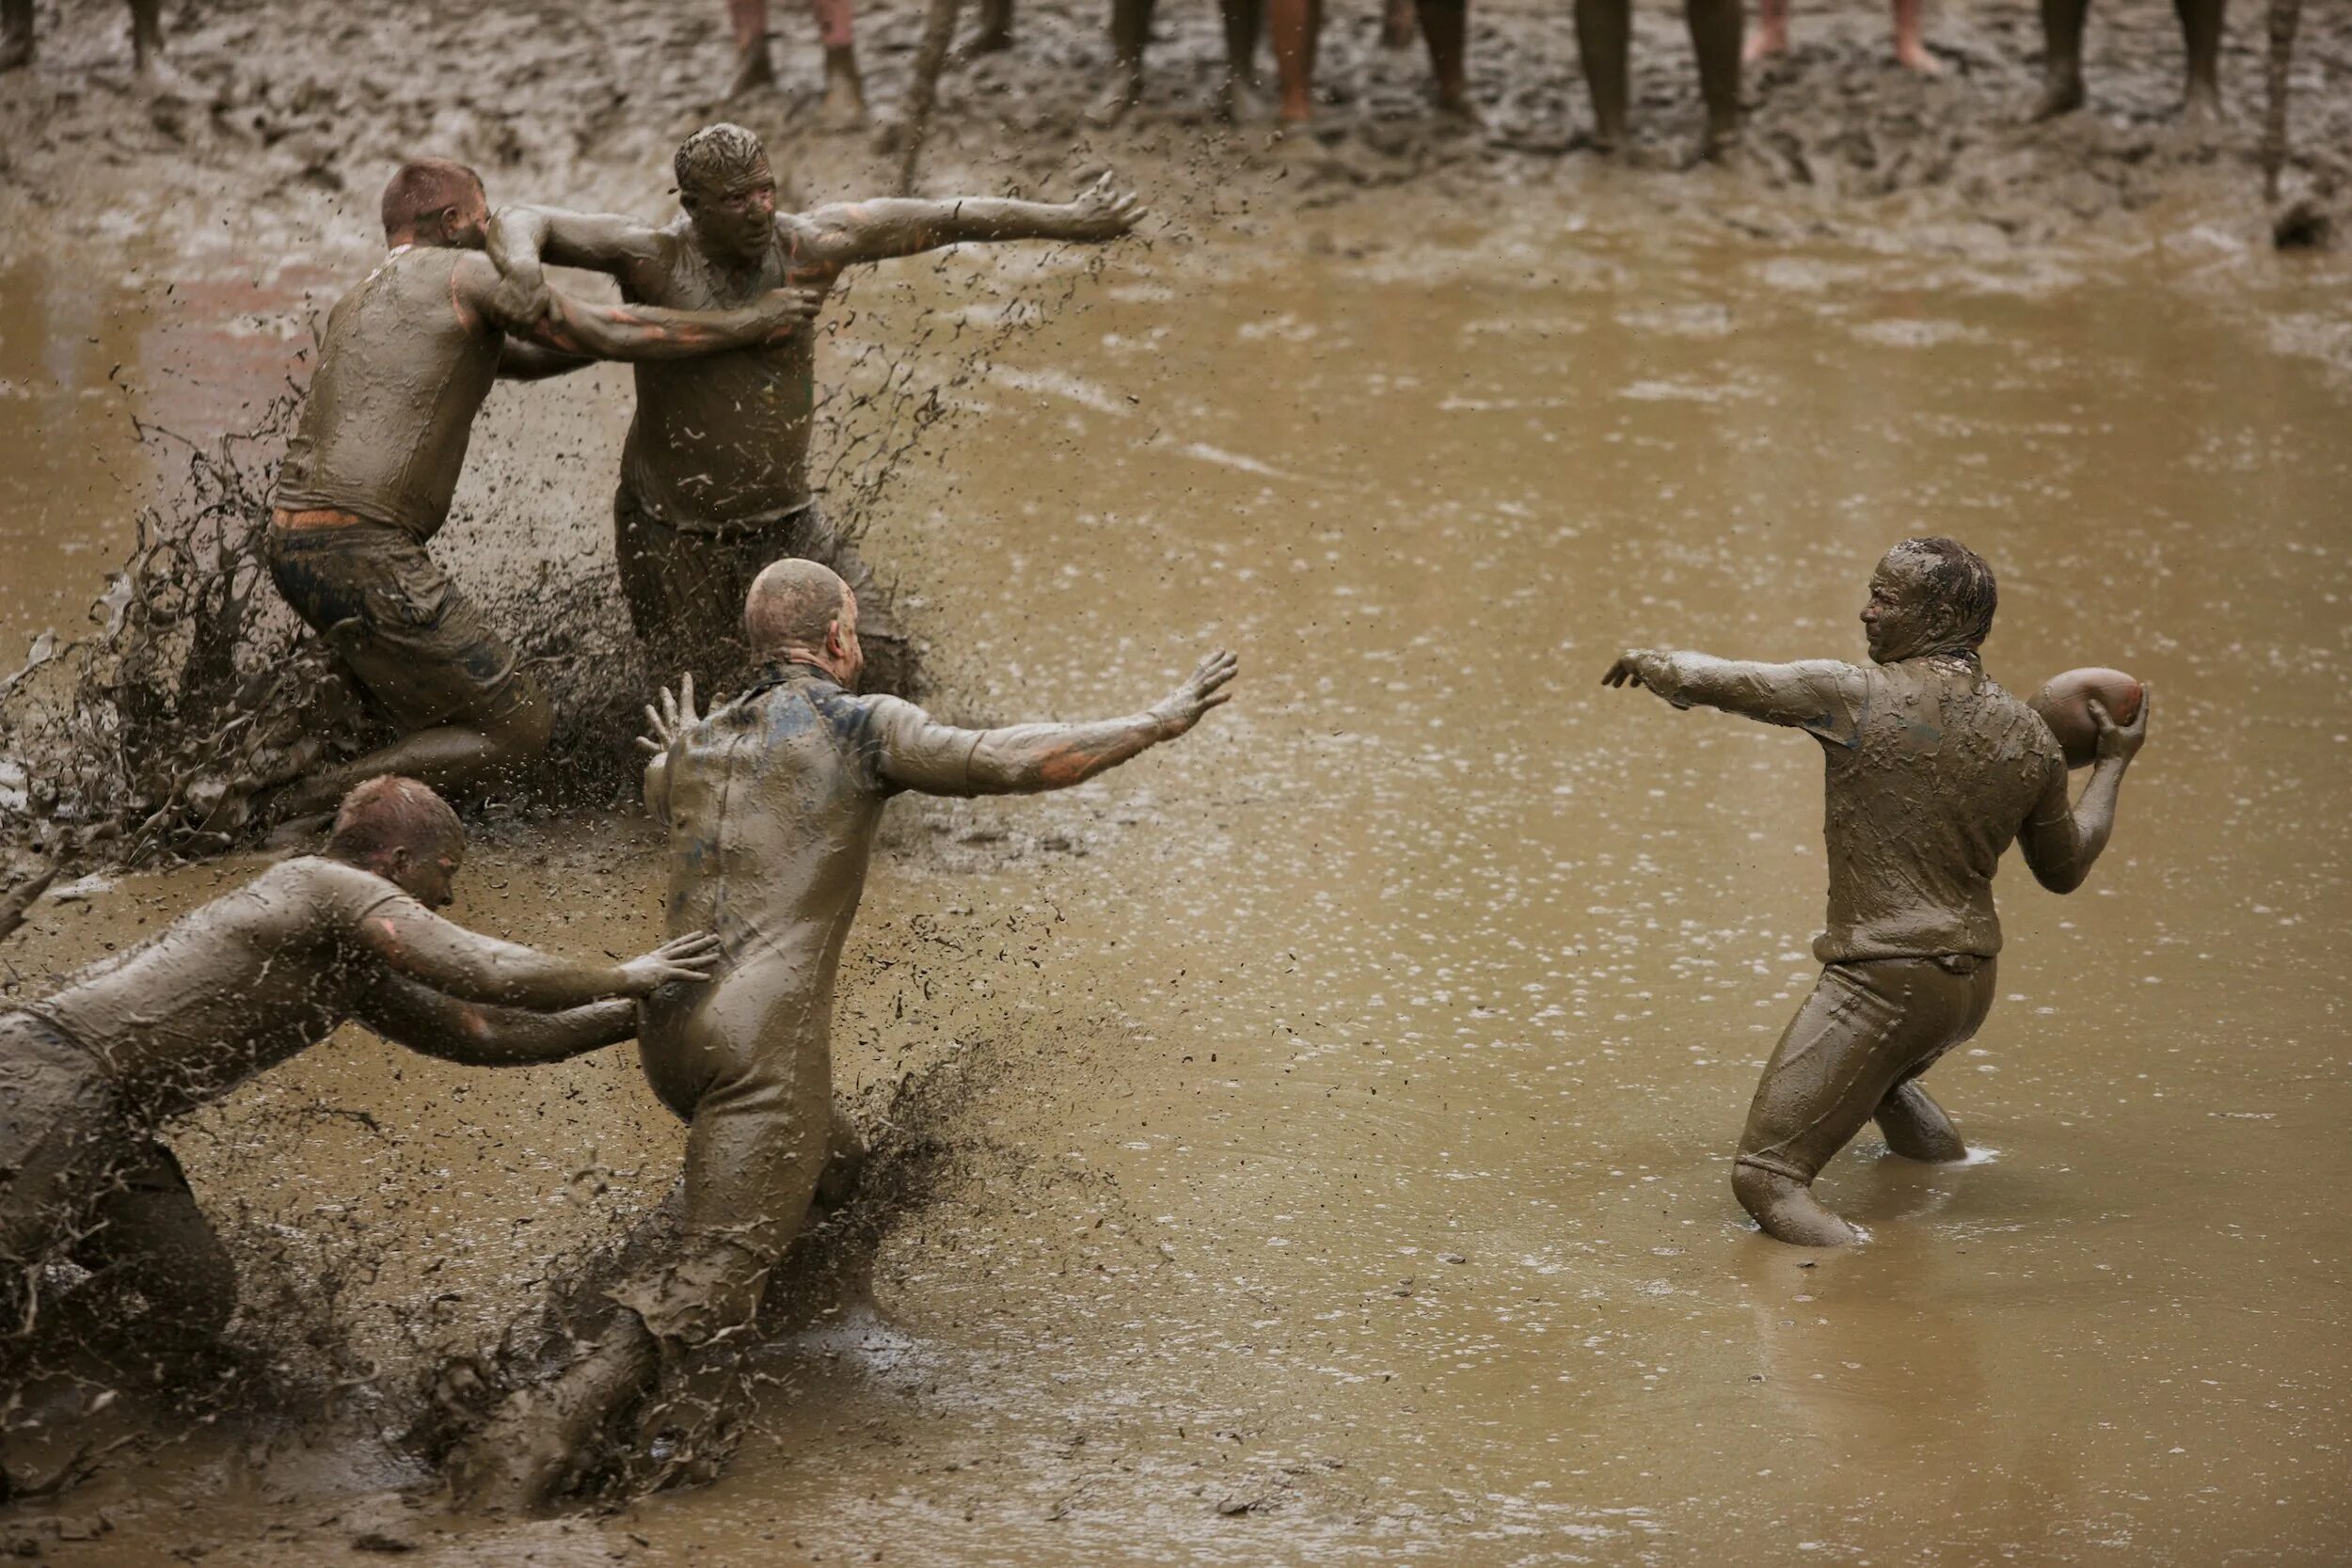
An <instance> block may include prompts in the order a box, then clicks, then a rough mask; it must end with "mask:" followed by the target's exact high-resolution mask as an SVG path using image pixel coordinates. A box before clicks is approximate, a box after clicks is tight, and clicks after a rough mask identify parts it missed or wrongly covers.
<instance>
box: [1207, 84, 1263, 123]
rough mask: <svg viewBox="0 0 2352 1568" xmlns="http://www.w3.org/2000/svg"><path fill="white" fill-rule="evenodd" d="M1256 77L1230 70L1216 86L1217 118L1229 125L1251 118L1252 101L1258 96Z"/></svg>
mask: <svg viewBox="0 0 2352 1568" xmlns="http://www.w3.org/2000/svg"><path fill="white" fill-rule="evenodd" d="M1257 87H1258V83H1257V79H1256V78H1255V77H1250V76H1245V75H1242V74H1241V73H1239V72H1237V71H1228V72H1227V73H1226V75H1225V79H1224V80H1223V81H1221V82H1219V83H1218V84H1217V87H1216V118H1217V119H1219V120H1220V121H1222V122H1223V123H1225V124H1227V125H1238V124H1240V123H1241V122H1242V121H1243V120H1244V119H1248V118H1249V109H1250V104H1251V103H1252V101H1253V100H1254V99H1255V98H1256V96H1257Z"/></svg>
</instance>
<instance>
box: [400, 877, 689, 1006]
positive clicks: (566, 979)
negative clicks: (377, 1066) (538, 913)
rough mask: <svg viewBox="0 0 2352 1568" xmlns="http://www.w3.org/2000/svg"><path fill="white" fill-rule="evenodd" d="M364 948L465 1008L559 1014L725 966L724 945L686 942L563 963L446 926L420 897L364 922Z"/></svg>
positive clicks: (639, 993)
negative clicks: (622, 957)
mask: <svg viewBox="0 0 2352 1568" xmlns="http://www.w3.org/2000/svg"><path fill="white" fill-rule="evenodd" d="M353 936H354V939H355V940H356V941H357V942H358V944H359V946H360V947H361V948H362V949H363V950H365V951H367V952H369V953H372V954H373V955H374V956H375V957H376V958H379V959H381V960H382V961H383V962H384V964H385V965H386V967H388V968H389V969H390V970H391V972H392V973H393V974H398V975H405V977H407V978H408V979H411V980H416V981H420V982H421V983H422V984H424V985H426V986H429V987H431V988H432V989H433V990H438V991H445V992H447V993H448V994H449V995H451V996H453V997H455V998H457V999H458V1000H459V1001H461V1002H493V1003H498V1004H501V1005H502V1006H510V1007H529V1008H532V1009H533V1010H534V1011H539V1012H552V1011H555V1010H558V1009H561V1008H564V1007H578V1006H585V1005H586V1004H588V1003H591V1002H601V1001H603V1000H605V999H606V998H608V997H615V996H627V997H642V996H647V995H650V994H651V993H652V992H654V991H655V990H659V989H660V988H661V987H662V986H665V985H668V984H669V983H671V982H672V981H675V980H685V981H693V980H707V979H708V978H709V977H710V973H711V971H712V969H714V968H715V967H716V966H717V964H718V961H719V939H718V938H716V937H714V936H711V935H710V934H708V933H707V932H704V933H702V934H700V935H696V936H691V937H679V938H676V939H675V940H673V941H670V942H664V943H662V944H661V945H660V947H657V948H655V949H654V950H653V951H652V952H650V953H647V954H644V956H642V957H640V958H631V959H629V960H628V962H627V963H613V962H612V961H610V960H609V959H608V960H603V961H597V960H592V959H585V958H557V957H555V956H554V955H553V954H549V953H542V952H540V951H539V950H538V949H537V948H535V947H524V946H521V945H519V944H518V943H516V942H501V941H499V940H498V938H496V937H485V936H484V935H482V934H481V933H480V932H478V931H469V930H467V929H466V928H465V927H463V926H459V925H456V924H455V923H453V922H452V921H447V920H443V919H442V918H441V917H440V916H439V915H437V914H435V913H434V912H433V911H430V910H428V909H426V908H425V907H424V906H423V905H422V904H420V903H418V902H417V901H416V900H415V899H413V898H407V897H398V898H389V899H387V900H385V901H384V902H382V903H380V904H378V905H376V906H375V907H374V908H373V909H372V910H370V911H368V913H367V914H366V915H365V916H364V917H362V918H361V919H360V921H359V923H358V929H357V930H356V931H354V933H353Z"/></svg>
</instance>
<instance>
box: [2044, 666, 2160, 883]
mask: <svg viewBox="0 0 2352 1568" xmlns="http://www.w3.org/2000/svg"><path fill="white" fill-rule="evenodd" d="M2148 701H2149V699H2148V688H2147V686H2146V685H2145V684H2144V683H2143V684H2142V685H2141V687H2140V696H2139V712H2138V713H2137V715H2136V716H2134V718H2133V720H2132V721H2131V722H2130V723H2129V724H2118V723H2117V722H2116V721H2115V720H2114V719H2113V718H2112V717H2111V716H2109V714H2108V713H2107V710H2106V707H2105V705H2102V704H2101V703H2100V702H2099V700H2098V699H2097V698H2096V697H2093V698H2092V699H2091V700H2090V717H2091V721H2092V722H2094V723H2096V724H2097V725H2098V726H2099V759H2098V761H2096V762H2095V763H2093V764H2092V765H2091V768H2090V783H2089V784H2085V785H2083V798H2082V799H2081V800H2077V801H2075V802H2074V805H2073V806H2071V807H2070V806H2068V804H2067V802H2066V764H2065V762H2064V761H2062V760H2058V759H2053V760H2052V762H2051V764H2050V779H2049V783H2048V784H2046V785H2045V786H2044V787H2043V789H2042V799H2041V800H2038V801H2036V802H2035V804H2034V808H2033V815H2032V816H2028V817H2026V825H2025V826H2024V827H2023V828H2020V829H2019V830H2018V832H2017V846H2018V847H2019V848H2021V849H2023V850H2024V851H2025V852H2026V864H2027V865H2028V866H2031V867H2032V868H2033V876H2034V880H2035V881H2037V882H2040V883H2041V884H2042V886H2043V887H2046V888H2048V889H2049V890H2050V891H2051V892H2052V893H2072V892H2074V890H2075V889H2076V888H2078V887H2080V886H2082V885H2083V881H2084V879H2086V878H2088V877H2089V876H2090V868H2091V866H2092V864H2093V863H2096V862H2097V860H2098V859H2099V852H2100V851H2101V850H2103V849H2105V848H2106V847H2107V835H2108V834H2110V833H2112V832H2114V831H2115V802H2116V798H2117V796H2118V795H2119V794H2121V793H2122V788H2123V774H2124V772H2125V770H2126V769H2128V768H2130V767H2131V765H2132V758H2134V757H2136V756H2137V755H2138V754H2139V749H2140V747H2141V746H2143V745H2145V744H2146V743H2147V740H2148Z"/></svg>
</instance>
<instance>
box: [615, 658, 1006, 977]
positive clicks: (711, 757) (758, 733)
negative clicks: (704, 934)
mask: <svg viewBox="0 0 2352 1568" xmlns="http://www.w3.org/2000/svg"><path fill="white" fill-rule="evenodd" d="M981 738H982V732H980V731H977V730H965V729H957V728H955V727H953V726H951V725H946V724H942V723H939V722H937V721H934V720H933V719H932V718H931V717H930V715H929V714H927V713H925V712H924V711H923V710H922V709H921V708H919V707H916V706H915V705H914V704H912V703H906V702H901V701H899V700H898V698H896V697H884V696H870V697H857V696H851V695H850V693H848V692H846V691H844V690H842V689H841V688H840V687H838V686H836V685H835V684H834V682H833V680H832V679H831V677H829V676H827V675H826V674H824V673H822V672H820V671H818V670H816V669H813V668H811V667H809V666H806V665H797V664H796V665H787V666H786V667H784V668H783V669H782V670H781V671H779V672H777V673H775V674H774V675H772V676H771V677H770V678H769V679H767V680H764V681H762V682H761V683H759V684H758V685H756V686H755V687H753V688H752V689H751V690H749V691H747V692H746V693H744V694H743V695H742V696H740V697H739V698H737V699H736V700H735V701H733V702H731V703H728V704H725V705H723V706H721V707H719V708H718V709H716V710H715V711H713V712H712V713H711V714H709V715H708V716H707V718H705V719H704V720H703V721H701V722H700V723H699V724H696V725H694V726H693V727H692V728H691V730H690V731H689V732H688V734H687V736H686V737H685V739H684V740H683V742H682V743H681V746H680V748H679V750H678V751H677V752H676V753H675V755H674V756H673V757H671V759H670V760H669V762H668V763H667V765H666V766H665V767H664V768H663V770H662V779H661V783H660V785H659V786H658V795H657V799H656V800H654V801H653V804H654V806H655V808H656V810H657V812H659V813H660V815H662V816H666V818H667V819H668V821H669V825H670V927H671V929H672V930H674V931H677V932H687V931H693V930H701V929H706V928H707V929H709V930H712V931H715V932H717V933H718V935H719V940H720V942H721V943H722V945H723V947H724V948H725V950H726V954H727V958H728V961H729V963H730V964H733V963H738V962H740V961H743V960H744V959H746V958H758V957H787V958H798V959H801V960H803V961H805V963H806V965H807V966H808V967H807V968H806V969H805V971H804V972H803V973H804V974H805V975H806V977H807V980H808V981H809V983H811V984H812V985H815V986H818V987H829V986H830V983H831V977H832V974H831V965H832V962H833V960H834V958H835V957H836V956H837V955H838V953H839V950H840V943H841V940H842V938H843V937H844V936H845V935H846V934H847V933H848V931H849V927H850V919H851V918H852V917H853V916H854V915H855V914H856V912H857V902H858V897H859V895H860V894H861V893H862V892H863V891H864V889H865V885H866V863H867V860H868V858H869V856H870V854H871V852H872V848H873V842H874V832H875V830H876V828H877V827H878V826H879V824H880V823H881V820H882V806H883V805H884V803H886V802H887V801H888V800H889V799H890V797H891V796H892V795H894V794H896V793H898V791H899V790H902V789H915V788H919V789H922V790H926V791H929V792H930V793H932V794H939V795H956V794H964V793H968V780H969V769H970V764H971V759H972V752H973V751H974V749H975V748H976V747H977V746H978V745H979V743H980V741H981Z"/></svg>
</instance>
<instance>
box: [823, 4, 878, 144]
mask: <svg viewBox="0 0 2352 1568" xmlns="http://www.w3.org/2000/svg"><path fill="white" fill-rule="evenodd" d="M852 3H853V0H810V5H809V8H810V9H811V10H813V11H814V12H816V13H817V29H818V36H819V37H820V38H821V39H822V40H823V41H824V45H825V101H824V103H821V104H819V105H818V110H817V113H818V119H819V121H820V122H821V123H822V124H823V125H824V126H825V127H826V129H828V130H833V131H849V130H854V129H855V128H857V127H858V126H861V125H864V124H865V123H866V79H865V78H864V77H863V76H861V75H860V74H859V73H858V69H857V43H856V39H855V34H854V32H853V31H852V28H851V21H852V17H853V11H852Z"/></svg>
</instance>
